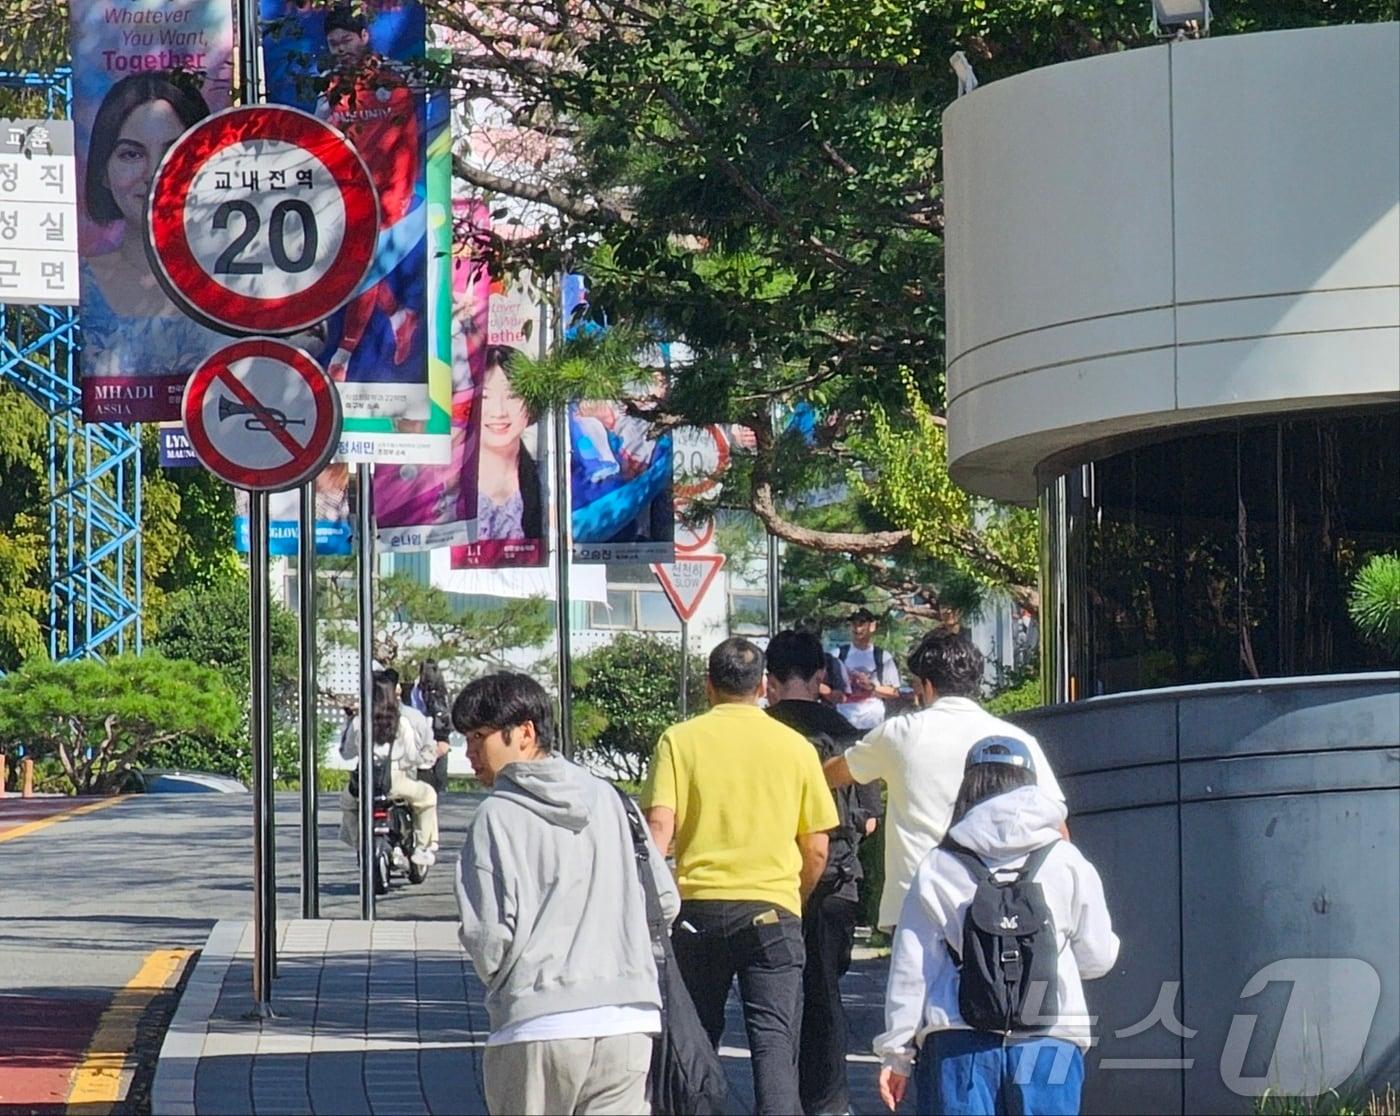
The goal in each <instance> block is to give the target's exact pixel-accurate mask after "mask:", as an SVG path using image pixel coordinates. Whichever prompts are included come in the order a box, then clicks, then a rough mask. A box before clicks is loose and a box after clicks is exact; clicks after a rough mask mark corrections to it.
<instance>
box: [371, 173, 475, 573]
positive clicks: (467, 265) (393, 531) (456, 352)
mask: <svg viewBox="0 0 1400 1116" xmlns="http://www.w3.org/2000/svg"><path fill="white" fill-rule="evenodd" d="M453 216H454V225H455V227H456V229H457V232H456V233H455V234H454V237H453V255H452V304H451V306H450V307H449V311H448V317H449V318H450V320H451V322H452V332H451V353H452V443H451V444H452V452H451V458H450V460H449V461H448V462H447V464H445V465H379V466H377V467H376V468H375V470H374V514H375V522H376V524H377V528H378V533H377V539H378V543H379V546H380V547H381V549H383V550H388V551H413V550H432V549H435V548H437V547H447V546H453V545H459V544H463V543H468V542H470V541H472V539H473V538H474V537H475V530H476V470H475V465H474V464H472V465H471V466H470V467H468V462H469V461H474V458H473V454H472V450H473V449H474V438H475V430H474V427H473V425H472V420H473V417H474V412H475V407H474V402H475V399H476V384H477V383H478V382H479V381H480V379H481V374H482V371H483V365H482V361H483V360H484V359H485V356H486V345H485V339H486V334H487V307H488V302H489V299H490V289H491V276H490V274H489V272H488V271H487V267H486V259H485V254H484V252H482V251H481V250H480V244H479V239H480V237H481V236H483V235H484V234H485V233H486V232H488V231H489V230H490V218H489V216H488V215H487V212H486V207H485V205H484V204H482V203H480V202H468V201H464V200H461V199H458V200H456V201H455V202H454V203H453Z"/></svg>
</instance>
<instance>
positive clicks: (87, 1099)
mask: <svg viewBox="0 0 1400 1116" xmlns="http://www.w3.org/2000/svg"><path fill="white" fill-rule="evenodd" d="M193 952H194V951H193V950H189V949H158V950H155V951H154V952H153V953H151V954H149V955H148V956H147V957H146V960H145V961H143V962H142V964H141V969H140V971H139V972H137V974H136V975H135V976H134V977H132V978H131V979H130V980H129V981H127V983H126V987H124V988H123V989H121V991H119V992H118V993H117V994H116V995H115V996H113V997H112V1002H111V1003H110V1004H108V1005H107V1010H106V1011H104V1012H103V1013H102V1017H101V1018H100V1019H99V1020H98V1021H97V1029H96V1030H95V1031H93V1033H92V1041H91V1042H90V1043H88V1048H87V1051H86V1052H85V1053H84V1054H83V1060H82V1061H81V1062H79V1063H78V1068H77V1069H75V1070H74V1071H73V1082H72V1084H71V1085H70V1086H69V1088H68V1101H67V1103H68V1104H69V1105H70V1106H74V1105H87V1106H96V1107H87V1108H84V1109H82V1111H83V1112H85V1113H94V1114H96V1113H101V1112H110V1111H111V1106H112V1105H115V1104H116V1102H117V1101H119V1100H121V1099H122V1097H124V1096H125V1095H126V1093H127V1090H128V1089H129V1088H130V1087H131V1077H132V1074H133V1073H134V1072H135V1070H136V1063H135V1058H134V1055H135V1046H136V1028H137V1027H138V1026H139V1025H140V1023H141V1017H142V1016H143V1015H144V1014H145V1013H146V1008H147V1007H148V1006H149V1005H150V1002H151V1001H152V1000H153V999H155V997H156V994H157V993H159V992H161V991H163V990H164V989H166V988H169V987H171V986H172V985H173V984H175V982H176V981H178V980H179V979H180V973H181V971H182V970H183V969H184V967H185V963H186V962H187V961H189V959H190V956H191V954H192V953H193ZM103 1105H106V1106H107V1107H106V1108H103V1107H102V1106H103Z"/></svg>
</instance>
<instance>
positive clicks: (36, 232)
mask: <svg viewBox="0 0 1400 1116" xmlns="http://www.w3.org/2000/svg"><path fill="white" fill-rule="evenodd" d="M77 202H78V192H77V188H76V186H75V184H74V176H73V124H72V121H69V120H5V119H0V303H4V302H8V303H22V302H27V303H38V304H40V305H44V306H74V305H76V304H77V302H78V204H77Z"/></svg>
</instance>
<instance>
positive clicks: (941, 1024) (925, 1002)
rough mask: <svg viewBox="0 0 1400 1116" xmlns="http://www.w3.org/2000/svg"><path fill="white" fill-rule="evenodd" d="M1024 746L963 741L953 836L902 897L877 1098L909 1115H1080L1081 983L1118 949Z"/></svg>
mask: <svg viewBox="0 0 1400 1116" xmlns="http://www.w3.org/2000/svg"><path fill="white" fill-rule="evenodd" d="M1036 777H1037V772H1036V759H1035V757H1034V756H1033V754H1032V751H1031V749H1030V748H1029V747H1027V745H1026V743H1025V741H1023V740H1021V739H1018V738H1017V737H1014V736H989V737H985V738H983V739H982V740H979V741H977V742H976V743H975V744H974V745H973V746H972V748H971V749H970V750H969V751H968V754H967V761H966V766H965V771H964V775H963V779H962V784H961V786H960V787H959V789H958V797H957V800H956V802H955V804H954V807H953V823H952V826H951V827H950V828H949V830H948V834H947V837H946V838H945V839H944V840H943V842H942V843H941V844H940V845H939V846H938V847H936V848H934V849H932V850H931V851H930V852H929V854H928V855H927V856H926V857H925V858H924V860H923V862H922V863H921V864H920V865H919V870H918V872H917V873H916V874H915V877H914V881H913V884H912V885H911V886H910V888H909V893H908V895H907V896H906V897H905V900H904V906H903V909H902V910H901V911H900V915H899V925H898V929H897V930H896V931H895V936H894V943H893V949H892V953H891V957H890V972H889V982H888V984H887V986H886V990H885V1024H886V1029H885V1031H884V1032H883V1033H882V1034H880V1035H879V1036H877V1037H876V1039H875V1053H876V1054H878V1055H879V1056H880V1057H881V1059H882V1062H883V1066H882V1068H881V1070H880V1097H881V1099H882V1100H883V1101H884V1102H885V1104H886V1105H887V1106H888V1107H889V1108H890V1110H891V1111H893V1110H894V1109H895V1108H896V1107H897V1106H898V1105H899V1103H900V1101H902V1100H903V1098H904V1094H905V1092H906V1090H907V1088H908V1084H909V1078H910V1077H911V1076H913V1077H914V1080H915V1091H916V1106H915V1111H916V1112H917V1113H935V1112H937V1113H943V1112H961V1113H968V1114H976V1116H980V1114H986V1116H997V1114H1000V1113H1011V1112H1036V1113H1046V1114H1051V1113H1064V1114H1071V1113H1077V1112H1078V1111H1079V1099H1080V1090H1081V1086H1082V1085H1083V1081H1084V1051H1085V1050H1088V1049H1089V1047H1090V1046H1091V1045H1092V1043H1093V1037H1092V1033H1091V1026H1090V1024H1091V1018H1090V1016H1089V1012H1088V1007H1087V1005H1086V1003H1085V1000H1084V985H1083V982H1084V981H1085V980H1093V979H1094V978H1096V977H1101V976H1103V975H1104V974H1106V973H1108V972H1109V971H1110V970H1111V969H1112V968H1113V966H1114V963H1115V962H1116V961H1117V959H1118V938H1117V936H1116V935H1115V934H1114V933H1113V925H1112V921H1111V919H1110V918H1109V913H1108V906H1107V904H1106V902H1105V901H1104V893H1103V883H1102V881H1101V880H1100V879H1099V874H1098V872H1096V871H1095V870H1094V866H1093V865H1092V864H1090V863H1089V862H1088V861H1087V860H1086V859H1085V858H1084V855H1083V854H1082V853H1081V852H1080V851H1079V850H1078V849H1076V848H1075V847H1074V846H1073V845H1072V844H1070V843H1069V842H1068V841H1064V840H1061V839H1060V833H1061V829H1062V827H1063V825H1064V821H1065V807H1064V804H1063V803H1062V802H1060V801H1059V800H1057V799H1055V798H1053V797H1052V796H1051V795H1049V794H1047V793H1046V792H1045V790H1044V788H1042V787H1041V786H1039V785H1038V784H1037V782H1036Z"/></svg>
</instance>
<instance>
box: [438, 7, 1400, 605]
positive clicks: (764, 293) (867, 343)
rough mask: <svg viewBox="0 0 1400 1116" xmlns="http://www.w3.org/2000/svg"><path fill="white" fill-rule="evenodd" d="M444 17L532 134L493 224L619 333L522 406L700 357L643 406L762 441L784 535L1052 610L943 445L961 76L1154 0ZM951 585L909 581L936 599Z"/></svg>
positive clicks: (771, 511)
mask: <svg viewBox="0 0 1400 1116" xmlns="http://www.w3.org/2000/svg"><path fill="white" fill-rule="evenodd" d="M430 6H431V10H432V12H433V17H434V19H435V20H436V22H438V23H440V24H441V25H442V26H444V27H446V28H449V29H450V30H451V33H452V41H453V43H454V46H455V56H454V76H455V77H456V79H457V83H458V86H459V88H460V89H461V90H462V91H463V92H464V93H465V94H466V95H467V96H470V97H472V98H475V99H476V101H475V103H476V105H477V106H478V109H479V110H480V115H483V116H484V115H485V114H486V113H490V114H492V116H493V119H494V120H495V121H496V122H499V121H500V120H501V119H506V120H509V121H510V122H511V123H512V124H513V125H514V126H515V127H517V128H518V129H520V138H519V141H518V144H517V145H516V149H515V150H510V149H509V147H508V145H507V146H506V147H505V148H503V140H502V133H501V132H500V130H499V128H496V129H495V130H493V131H492V133H491V141H492V143H491V145H490V146H491V150H490V151H489V152H486V153H483V147H482V146H481V145H478V148H477V149H476V150H474V151H473V152H471V153H466V154H463V156H462V157H460V158H458V159H457V161H456V165H455V170H456V173H457V175H458V177H459V178H460V179H461V180H463V181H464V182H465V183H466V185H467V186H468V187H469V188H472V189H473V190H474V191H475V192H477V193H479V194H481V195H483V196H485V197H487V198H488V199H489V200H490V202H491V204H492V205H493V206H494V207H496V208H495V210H494V212H495V215H496V218H497V227H498V236H497V238H496V242H495V251H496V252H497V254H498V256H499V263H500V265H501V266H504V267H511V266H517V265H524V266H529V267H530V268H532V269H533V270H534V271H535V272H536V273H538V274H554V273H556V272H559V271H562V270H575V271H581V272H584V273H585V274H587V275H588V277H589V279H590V282H591V290H592V299H591V306H592V310H591V313H593V314H594V315H595V316H596V317H598V318H600V319H602V318H604V317H605V318H606V319H607V321H608V323H609V325H610V327H611V330H612V334H610V335H608V336H616V337H617V338H618V339H619V340H618V341H616V342H610V341H609V340H608V339H607V337H605V338H604V339H601V340H600V339H599V338H598V337H596V336H594V337H590V338H585V339H582V340H578V341H575V342H573V343H571V344H570V345H567V346H565V347H564V350H563V351H562V352H561V353H559V354H557V355H556V356H554V357H553V358H551V360H550V361H549V362H546V364H545V365H543V366H540V368H538V369H537V371H536V374H531V371H530V370H529V369H525V370H524V371H523V372H522V375H521V377H520V384H519V386H520V389H521V391H522V393H523V394H526V395H527V396H530V397H531V398H533V399H534V400H535V401H536V402H543V401H545V400H547V399H549V398H551V397H557V396H558V395H561V394H580V393H582V392H581V389H582V388H585V387H586V389H587V393H590V394H592V393H597V392H601V391H602V390H604V389H605V388H606V386H607V385H608V383H609V382H610V383H611V385H612V387H613V389H614V390H616V389H618V388H620V387H621V386H622V382H623V380H624V379H625V378H626V370H625V369H619V367H618V366H619V364H624V365H625V364H626V363H627V362H626V361H622V362H619V361H618V360H616V359H615V358H616V349H617V347H618V346H619V345H621V346H622V347H623V348H628V347H631V351H634V352H635V351H636V349H635V345H636V343H637V341H638V339H645V338H664V339H671V340H674V339H684V340H685V341H686V342H687V343H688V344H689V345H690V346H691V347H692V348H693V349H694V351H695V359H694V362H693V364H691V365H689V366H688V367H685V368H684V369H683V370H681V371H680V372H679V373H678V374H676V375H674V376H673V379H672V382H671V384H670V395H669V398H668V400H667V402H666V403H665V404H664V405H661V406H658V407H655V408H653V409H646V408H642V409H641V413H644V414H647V415H649V416H650V417H652V418H654V419H655V420H657V421H658V422H661V423H668V422H682V421H684V422H716V421H731V422H740V423H744V424H746V425H748V426H749V427H751V428H752V429H753V430H754V432H755V433H756V435H757V437H758V445H757V451H756V454H755V456H754V457H753V459H752V462H751V464H750V465H749V467H748V468H747V469H746V470H745V475H744V478H743V480H744V483H743V484H739V483H731V484H730V485H728V486H727V492H728V494H729V498H731V499H735V498H737V499H740V500H743V501H744V502H746V503H747V504H748V505H749V506H751V507H752V509H753V510H754V511H755V512H756V513H757V514H758V515H759V516H760V518H762V519H763V521H764V522H765V523H766V525H767V526H768V528H769V529H770V530H772V531H774V532H775V533H777V534H779V535H780V536H782V537H784V538H786V539H788V540H790V541H792V542H795V543H798V544H799V545H801V546H805V547H809V548H814V549H817V550H820V551H826V552H832V551H834V552H840V553H845V554H848V555H850V556H852V557H855V558H861V557H863V556H869V555H890V554H893V555H897V556H899V558H900V563H899V564H900V565H901V566H905V561H906V559H907V558H908V557H909V556H910V555H912V554H918V555H922V556H924V557H926V558H930V559H934V560H936V561H937V562H939V563H941V564H942V566H943V567H944V568H945V569H948V570H951V571H954V572H961V573H962V574H964V575H967V576H970V577H971V578H972V579H973V581H974V582H975V583H978V584H982V585H1002V586H1007V587H1009V588H1011V590H1012V591H1013V592H1014V593H1015V594H1016V595H1017V596H1018V597H1020V598H1021V599H1022V600H1023V601H1024V602H1026V603H1034V597H1033V590H1032V588H1031V587H1032V586H1033V584H1034V577H1033V573H1032V567H1031V564H1030V562H1029V561H1028V557H1029V555H1030V553H1031V552H1032V551H1033V549H1034V534H1033V529H1032V520H1031V518H1030V517H1029V516H1028V515H1023V514H1017V513H1012V514H1007V515H1003V514H1001V513H997V512H995V511H994V510H993V509H990V508H988V507H987V506H986V505H985V504H981V503H979V502H974V501H969V500H968V499H967V498H966V497H965V496H961V495H959V494H957V493H956V492H955V490H952V489H951V486H950V485H949V484H948V482H947V478H946V468H945V460H944V457H943V453H944V450H943V446H942V441H941V435H939V433H938V432H937V428H938V426H939V424H940V423H941V418H940V416H941V415H942V413H943V409H944V405H945V394H944V392H945V377H944V369H943V351H944V318H943V198H942V190H941V169H942V168H941V165H940V160H941V153H940V145H941V117H942V113H943V111H944V109H946V108H947V106H948V104H949V103H950V101H951V100H952V99H953V97H954V95H955V92H956V82H955V80H954V76H953V74H952V73H951V72H950V70H949V65H948V59H949V56H950V55H951V54H952V53H953V52H954V51H957V50H961V51H963V52H965V54H966V55H967V57H968V58H969V59H970V60H971V61H972V63H973V64H974V66H975V67H976V69H977V72H978V75H979V77H980V78H981V80H982V81H983V82H984V83H986V82H989V81H995V80H996V79H998V78H1002V77H1006V76H1008V75H1010V74H1014V73H1017V72H1020V71H1023V70H1027V69H1031V68H1033V67H1038V66H1044V65H1049V64H1052V63H1055V62H1061V61H1066V60H1069V59H1074V58H1081V57H1085V56H1088V55H1093V54H1100V53H1104V52H1108V51H1117V50H1124V49H1128V48H1133V47H1139V46H1145V45H1147V44H1148V43H1149V42H1150V38H1151V32H1150V13H1151V8H1150V5H1149V4H1148V3H1147V2H1146V0H1093V2H1089V0H1078V2H1075V0H1066V2H1064V3H1059V2H1057V3H1048V2H1045V0H1004V2H997V3H990V2H983V0H973V2H970V3H966V2H952V0H907V2H899V3H895V2H889V0H861V2H859V3H853V2H851V0H801V2H795V0H686V2H684V3H676V2H674V0H590V2H589V3H587V4H578V3H575V2H574V0H495V2H490V3H488V2H484V0H480V2H478V3H475V4H472V3H468V4H463V3H460V2H458V0H450V2H449V0H442V2H440V3H435V4H431V5H430ZM1219 7H1220V9H1221V10H1220V12H1219V13H1218V14H1217V18H1216V21H1215V23H1214V24H1213V28H1212V30H1213V33H1214V34H1217V35H1219V34H1231V33H1237V32H1242V31H1261V30H1269V29H1274V28H1286V27H1301V26H1308V25H1312V24H1320V23H1338V22H1348V21H1355V20H1376V19H1387V18H1393V4H1392V3H1390V2H1379V0H1327V2H1321V0H1311V2H1303V0H1292V2H1283V3H1277V2H1274V0H1268V2H1265V0H1249V2H1242V3H1231V4H1228V5H1224V4H1222V5H1219ZM501 199H512V201H511V202H510V203H509V204H503V203H502V201H501ZM511 214H514V216H509V215H511ZM507 217H508V219H507V220H505V221H504V222H503V221H502V218H507ZM512 222H514V224H513V225H512ZM502 230H503V231H502ZM609 345H611V346H612V348H611V349H609ZM804 404H805V405H808V406H810V407H811V408H813V409H814V411H815V413H816V414H817V415H818V416H819V419H820V421H818V422H817V423H816V424H815V426H814V428H813V429H812V430H811V431H810V433H808V434H807V435H805V436H797V435H796V434H794V433H792V432H791V431H789V432H786V433H781V434H779V433H775V431H774V429H773V426H772V425H771V416H772V414H773V412H774V408H775V407H776V408H779V409H789V408H793V407H796V406H799V405H804ZM780 413H781V411H780ZM852 474H854V475H855V476H856V477H857V478H858V480H859V483H858V484H857V486H856V489H857V492H856V494H857V496H858V497H860V498H861V500H862V501H863V504H864V508H857V509H854V511H853V514H851V515H850V516H848V517H847V518H846V520H845V521H844V522H828V523H827V524H826V525H825V526H823V527H820V528H814V527H812V526H811V525H810V524H805V523H803V522H802V521H801V519H802V517H801V516H799V515H796V514H795V513H794V506H795V504H796V501H794V499H793V497H794V496H796V495H798V494H800V493H801V492H802V491H804V490H805V489H807V488H809V487H812V486H820V485H825V484H830V483H832V481H833V479H838V480H839V479H844V478H846V477H849V476H851V475H852ZM870 512H873V513H874V514H873V516H872V515H869V514H867V513H870ZM905 568H907V566H906V567H905ZM877 580H878V579H877ZM886 584H889V583H888V582H886ZM936 584H937V583H934V584H927V583H926V584H925V585H924V586H923V587H922V589H923V593H922V594H919V593H915V594H913V595H912V596H910V595H909V594H907V593H903V591H902V588H901V587H900V586H899V585H897V584H894V585H889V587H890V588H893V589H894V590H895V591H896V592H897V593H903V596H904V597H905V598H906V599H907V600H909V601H910V602H911V603H918V602H919V601H920V600H921V599H922V602H923V604H924V605H925V606H929V605H930V604H932V603H935V602H933V601H932V600H931V597H934V596H936V594H937V589H936V588H935V586H936Z"/></svg>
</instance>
